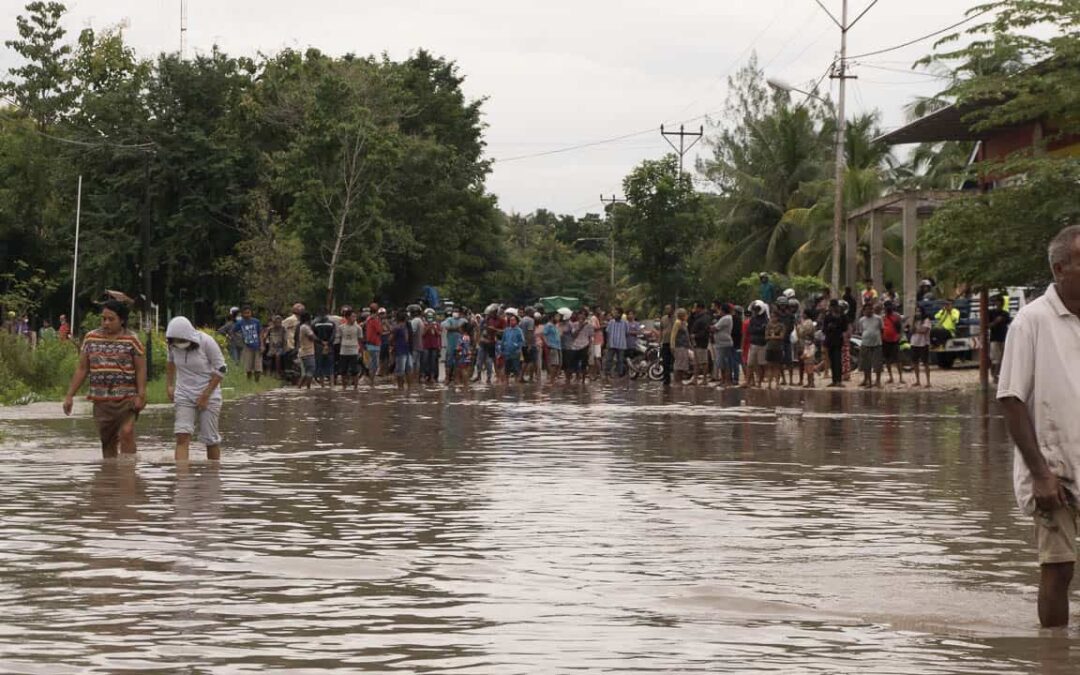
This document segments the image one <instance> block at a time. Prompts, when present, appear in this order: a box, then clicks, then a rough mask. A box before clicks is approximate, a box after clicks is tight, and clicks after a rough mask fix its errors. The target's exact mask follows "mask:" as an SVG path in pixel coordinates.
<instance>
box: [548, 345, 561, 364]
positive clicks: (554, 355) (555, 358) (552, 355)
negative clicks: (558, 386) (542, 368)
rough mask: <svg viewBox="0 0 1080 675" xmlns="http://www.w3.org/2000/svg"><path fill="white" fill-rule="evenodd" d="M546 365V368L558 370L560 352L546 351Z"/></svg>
mask: <svg viewBox="0 0 1080 675" xmlns="http://www.w3.org/2000/svg"><path fill="white" fill-rule="evenodd" d="M547 365H548V368H558V367H559V366H561V365H562V350H561V349H551V348H550V347H549V348H548V350H547Z"/></svg>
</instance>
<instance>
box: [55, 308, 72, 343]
mask: <svg viewBox="0 0 1080 675" xmlns="http://www.w3.org/2000/svg"><path fill="white" fill-rule="evenodd" d="M56 333H57V335H58V336H59V337H60V339H61V340H70V339H71V324H69V323H68V318H67V315H66V314H61V315H60V327H59V328H57V329H56Z"/></svg>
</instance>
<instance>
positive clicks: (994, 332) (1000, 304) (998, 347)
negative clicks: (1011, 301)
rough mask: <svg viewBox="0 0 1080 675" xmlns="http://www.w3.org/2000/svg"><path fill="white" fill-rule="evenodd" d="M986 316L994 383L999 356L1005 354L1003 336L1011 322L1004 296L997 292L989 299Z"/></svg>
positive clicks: (996, 376) (999, 365) (997, 372)
mask: <svg viewBox="0 0 1080 675" xmlns="http://www.w3.org/2000/svg"><path fill="white" fill-rule="evenodd" d="M986 318H987V323H988V324H989V327H990V374H991V375H993V376H994V382H995V383H996V382H997V381H998V374H999V373H1000V372H1001V357H1002V356H1003V355H1004V354H1005V337H1006V336H1007V335H1008V333H1009V324H1010V323H1011V322H1012V318H1011V317H1010V316H1009V310H1008V309H1006V308H1005V298H1004V296H1002V295H1000V294H999V295H995V296H994V297H993V298H991V299H990V308H989V311H988V312H987V313H986Z"/></svg>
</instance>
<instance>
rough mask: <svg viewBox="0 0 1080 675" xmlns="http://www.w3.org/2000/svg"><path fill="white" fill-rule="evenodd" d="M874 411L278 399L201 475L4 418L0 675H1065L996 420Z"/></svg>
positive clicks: (484, 398) (683, 395)
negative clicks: (119, 456)
mask: <svg viewBox="0 0 1080 675" xmlns="http://www.w3.org/2000/svg"><path fill="white" fill-rule="evenodd" d="M946 397H947V398H946ZM860 400H862V399H859V398H857V397H840V398H835V397H831V396H829V395H828V394H827V393H826V392H817V393H815V394H812V395H804V394H802V393H801V392H797V393H788V392H784V393H768V392H718V391H714V390H708V391H706V390H702V391H696V390H695V391H683V392H674V393H672V392H662V391H660V390H658V389H641V390H638V389H633V388H631V389H628V390H613V389H597V390H591V391H582V390H579V389H575V388H569V389H563V388H561V387H560V388H556V389H552V390H548V389H545V390H541V391H535V390H531V389H528V388H525V389H521V390H517V389H515V388H510V389H508V390H505V391H504V390H498V389H476V390H473V391H470V392H467V393H464V392H455V393H446V392H441V391H440V392H435V391H429V392H422V393H419V394H405V395H402V394H399V393H397V392H396V391H394V390H393V389H392V388H384V389H379V390H377V392H375V393H371V392H368V391H362V392H360V393H359V394H352V393H348V394H344V395H342V394H339V393H330V392H326V391H316V392H312V393H310V394H295V393H289V394H285V393H282V394H278V395H273V396H267V397H259V398H256V399H249V400H246V401H243V402H240V403H236V404H230V405H228V406H227V407H226V410H225V413H224V417H223V425H222V426H223V429H224V432H225V447H226V448H227V449H226V459H225V461H224V462H223V463H222V464H221V466H220V467H218V466H215V465H213V464H208V463H205V462H202V461H195V462H193V463H192V464H191V465H190V466H189V467H187V468H186V469H179V468H178V467H176V466H175V464H174V463H173V462H172V461H171V450H170V448H169V446H168V442H167V439H168V437H169V434H170V433H171V418H170V416H169V413H168V411H152V412H151V413H149V414H147V415H145V416H144V417H143V419H141V420H140V423H139V431H140V443H141V447H142V450H141V452H140V457H139V459H138V461H135V462H133V461H129V460H120V461H110V462H102V461H101V460H100V458H99V457H98V451H97V450H96V449H95V447H94V444H93V442H92V438H93V432H92V429H91V428H90V426H89V424H88V422H87V421H86V420H76V421H71V420H62V421H38V422H30V421H19V422H12V423H11V424H10V425H9V427H10V429H11V431H10V433H9V434H7V440H6V442H5V444H4V445H2V446H0V462H3V464H4V475H5V480H4V481H2V482H0V609H2V610H3V620H2V622H0V672H5V673H6V672H12V673H64V672H88V671H90V672H109V673H111V672H117V671H120V670H125V671H130V672H168V671H175V670H180V669H190V670H192V671H196V672H229V673H232V672H245V671H264V670H270V671H274V672H288V671H296V672H324V671H329V670H339V671H345V672H350V671H353V672H357V671H377V672H387V671H398V672H448V671H451V670H460V671H461V672H470V673H484V672H491V673H513V672H521V673H533V672H561V671H568V670H573V669H580V670H588V671H606V672H613V673H640V672H649V671H653V672H665V673H666V672H676V671H677V672H703V673H715V672H721V671H723V672H741V671H746V672H749V671H773V672H785V673H786V672H822V673H835V672H859V673H958V672H994V673H997V672H1029V671H1031V670H1032V669H1034V668H1040V669H1041V672H1072V671H1074V670H1075V669H1076V665H1077V662H1078V661H1080V655H1078V653H1077V652H1078V650H1080V641H1078V640H1077V639H1076V637H1075V635H1076V634H1075V632H1073V633H1067V634H1065V635H1063V636H1048V635H1042V634H1040V633H1039V632H1038V630H1037V629H1036V627H1035V622H1034V586H1033V584H1034V582H1035V566H1034V563H1033V562H1032V560H1031V557H1032V556H1031V550H1030V544H1029V533H1028V529H1029V528H1028V524H1027V523H1026V522H1025V519H1024V518H1023V517H1022V516H1020V515H1019V514H1018V513H1017V512H1016V511H1015V509H1014V508H1013V506H1012V501H1011V496H1010V490H1011V479H1010V476H1009V470H1010V463H1011V455H1010V452H1009V447H1008V444H1007V442H1006V437H1005V434H1004V430H1003V429H1002V428H1001V421H1000V420H999V419H998V418H990V419H988V420H987V419H984V418H983V417H982V413H981V411H980V404H979V402H978V401H977V400H974V399H973V400H971V401H957V400H956V395H955V394H927V395H920V396H912V397H900V396H893V397H884V398H883V399H882V400H881V401H880V402H879V403H880V406H879V407H878V408H876V409H874V410H873V411H869V410H859V409H857V408H854V407H853V403H852V401H860ZM6 430H7V428H6ZM198 453H199V451H196V452H195V454H198Z"/></svg>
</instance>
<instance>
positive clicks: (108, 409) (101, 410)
mask: <svg viewBox="0 0 1080 675" xmlns="http://www.w3.org/2000/svg"><path fill="white" fill-rule="evenodd" d="M138 418H139V413H137V412H135V401H134V399H130V398H124V399H120V400H119V401H94V422H95V423H96V424H97V428H98V437H100V438H101V449H102V450H115V449H116V447H117V444H118V443H119V442H120V430H121V429H122V428H123V427H124V425H125V424H127V423H128V420H131V419H138Z"/></svg>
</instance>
